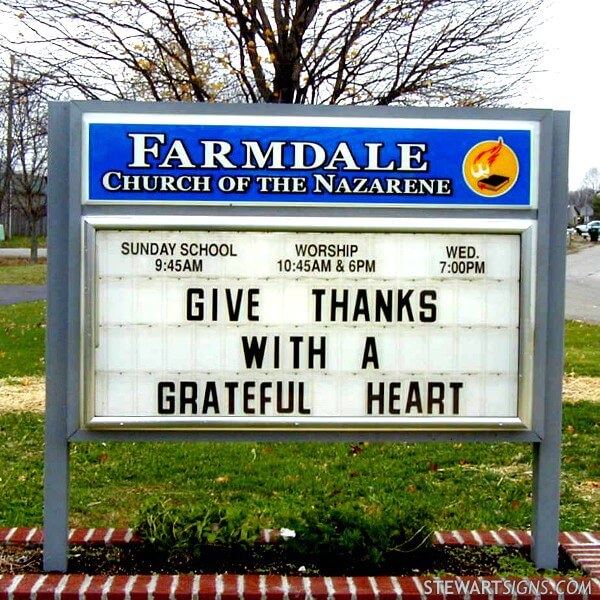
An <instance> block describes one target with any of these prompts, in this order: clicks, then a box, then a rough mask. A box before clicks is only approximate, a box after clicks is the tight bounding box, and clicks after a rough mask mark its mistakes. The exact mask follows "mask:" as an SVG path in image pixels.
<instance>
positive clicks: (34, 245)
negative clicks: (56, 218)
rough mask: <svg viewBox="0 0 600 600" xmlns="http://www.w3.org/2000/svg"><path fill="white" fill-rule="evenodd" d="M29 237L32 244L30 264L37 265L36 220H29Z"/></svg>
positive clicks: (30, 247)
mask: <svg viewBox="0 0 600 600" xmlns="http://www.w3.org/2000/svg"><path fill="white" fill-rule="evenodd" d="M29 237H30V238H31V244H30V246H29V262H30V263H31V264H33V265H35V264H37V261H38V234H37V222H36V221H35V220H34V219H30V220H29Z"/></svg>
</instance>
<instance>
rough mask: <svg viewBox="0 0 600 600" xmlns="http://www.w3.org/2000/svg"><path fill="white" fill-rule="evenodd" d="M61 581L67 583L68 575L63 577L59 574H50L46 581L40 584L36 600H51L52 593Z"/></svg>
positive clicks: (52, 597)
mask: <svg viewBox="0 0 600 600" xmlns="http://www.w3.org/2000/svg"><path fill="white" fill-rule="evenodd" d="M63 579H66V580H67V581H68V579H69V577H68V575H63V574H61V573H50V574H49V575H48V576H47V577H46V579H44V583H42V585H41V586H40V587H39V588H38V590H37V592H36V598H37V600H53V599H54V592H55V591H56V589H57V588H58V586H59V584H60V582H61V581H63Z"/></svg>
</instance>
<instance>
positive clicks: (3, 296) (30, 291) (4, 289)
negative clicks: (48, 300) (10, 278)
mask: <svg viewBox="0 0 600 600" xmlns="http://www.w3.org/2000/svg"><path fill="white" fill-rule="evenodd" d="M38 255H39V256H40V257H45V256H46V248H40V249H39V250H38ZM0 257H2V258H4V257H6V258H29V249H28V248H0ZM45 297H46V286H45V285H0V306H4V305H6V304H17V303H18V302H33V301H34V300H43V299H44V298H45Z"/></svg>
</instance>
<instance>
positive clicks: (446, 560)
mask: <svg viewBox="0 0 600 600" xmlns="http://www.w3.org/2000/svg"><path fill="white" fill-rule="evenodd" d="M507 557H510V558H518V557H520V558H523V559H528V558H529V549H528V548H509V547H503V548H501V549H499V548H498V547H495V548H494V550H493V551H490V548H489V547H469V546H459V547H449V546H436V547H433V548H427V549H425V550H422V551H419V552H415V553H411V554H410V555H406V554H405V555H398V556H396V557H395V558H394V559H393V560H389V561H387V562H386V563H385V564H383V565H382V566H381V567H380V568H379V569H376V570H374V569H373V568H372V566H369V567H368V568H366V567H364V566H362V567H361V565H360V564H355V565H351V564H348V562H346V561H340V560H339V559H337V557H332V560H331V561H330V562H328V563H323V562H322V563H320V564H311V563H309V562H306V561H303V562H302V563H300V562H299V561H296V562H294V561H290V560H289V557H287V556H286V555H285V554H284V553H283V552H282V551H281V549H280V548H279V547H278V545H277V544H260V547H259V548H257V549H256V550H254V549H253V551H252V552H251V553H244V554H243V555H240V554H238V555H236V554H235V553H233V552H232V551H231V550H230V549H219V548H211V549H206V550H205V551H203V552H202V558H201V559H196V560H186V559H184V558H183V557H181V556H177V555H173V556H170V557H168V556H164V555H158V554H151V553H149V552H147V551H145V550H144V549H143V548H142V547H141V546H139V545H138V544H132V545H125V546H100V547H90V546H79V547H72V548H71V551H70V555H69V568H68V572H69V573H83V574H87V575H132V574H151V573H152V574H154V573H159V574H177V573H195V574H205V573H235V574H239V575H246V574H276V575H313V576H314V575H322V576H335V575H343V576H360V575H390V574H393V575H397V576H415V575H417V576H420V575H434V574H437V575H439V574H443V575H458V576H468V575H470V576H486V575H498V573H499V571H501V567H500V563H501V560H502V559H503V558H507ZM574 569H575V568H574V566H573V563H572V562H571V561H570V559H569V557H568V556H567V555H566V553H565V552H563V551H561V553H560V564H559V568H558V573H560V574H570V575H572V574H573V572H574ZM42 571H43V569H42V549H41V548H40V547H24V546H4V547H0V574H11V575H18V574H25V573H41V572H42Z"/></svg>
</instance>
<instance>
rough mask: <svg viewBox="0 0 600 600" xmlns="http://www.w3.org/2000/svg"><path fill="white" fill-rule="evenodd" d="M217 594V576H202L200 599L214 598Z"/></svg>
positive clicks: (199, 591)
mask: <svg viewBox="0 0 600 600" xmlns="http://www.w3.org/2000/svg"><path fill="white" fill-rule="evenodd" d="M216 593H217V575H202V576H201V577H200V588H199V590H198V596H199V597H200V598H214V597H215V595H216Z"/></svg>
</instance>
